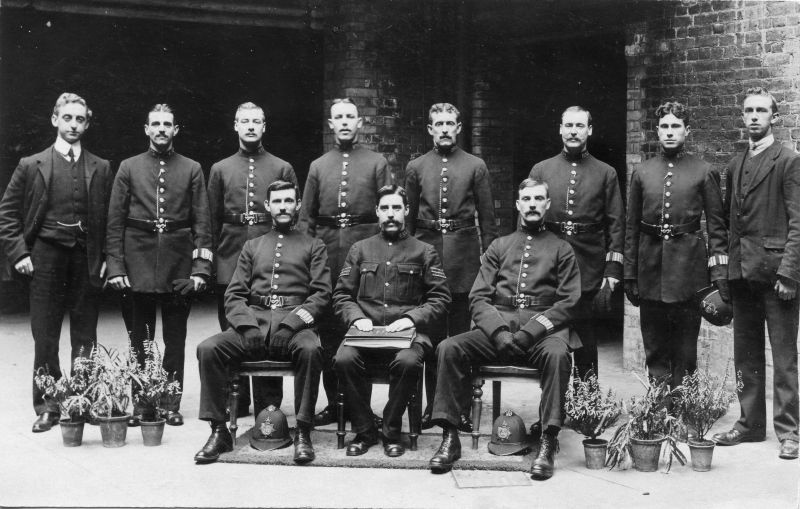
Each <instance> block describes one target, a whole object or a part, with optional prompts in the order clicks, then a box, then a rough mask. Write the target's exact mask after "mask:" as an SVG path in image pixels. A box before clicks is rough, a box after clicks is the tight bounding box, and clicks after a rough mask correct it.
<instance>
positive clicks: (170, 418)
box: [164, 410, 183, 426]
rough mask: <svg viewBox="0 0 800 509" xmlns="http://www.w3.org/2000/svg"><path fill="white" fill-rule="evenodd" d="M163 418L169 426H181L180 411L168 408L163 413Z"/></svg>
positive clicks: (181, 417)
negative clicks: (167, 410) (168, 409)
mask: <svg viewBox="0 0 800 509" xmlns="http://www.w3.org/2000/svg"><path fill="white" fill-rule="evenodd" d="M164 418H165V419H166V420H167V424H169V425H170V426H183V416H182V415H181V413H180V412H176V411H174V410H170V411H169V412H167V413H166V414H165V415H164Z"/></svg>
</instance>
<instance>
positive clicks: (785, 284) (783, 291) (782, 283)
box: [775, 278, 797, 300]
mask: <svg viewBox="0 0 800 509" xmlns="http://www.w3.org/2000/svg"><path fill="white" fill-rule="evenodd" d="M775 293H776V294H777V295H778V298H779V299H781V300H792V299H794V298H795V297H797V283H795V282H794V281H792V280H791V279H786V278H778V280H777V281H775Z"/></svg>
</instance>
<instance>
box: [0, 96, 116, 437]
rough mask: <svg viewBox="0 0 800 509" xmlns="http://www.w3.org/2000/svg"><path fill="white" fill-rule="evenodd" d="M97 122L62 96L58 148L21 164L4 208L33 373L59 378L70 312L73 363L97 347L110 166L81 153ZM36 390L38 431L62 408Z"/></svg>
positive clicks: (2, 238) (3, 225)
mask: <svg viewBox="0 0 800 509" xmlns="http://www.w3.org/2000/svg"><path fill="white" fill-rule="evenodd" d="M91 119H92V110H90V109H89V107H88V106H87V105H86V101H84V100H83V98H81V97H79V96H77V95H75V94H70V93H63V94H61V96H59V98H58V100H57V101H56V105H55V107H54V108H53V116H52V118H51V123H52V125H53V127H55V128H56V129H57V133H58V134H57V137H56V141H55V143H54V144H53V145H52V146H51V147H48V148H47V149H46V150H44V151H43V152H40V153H38V154H35V155H33V156H31V157H25V158H22V159H21V160H20V162H19V164H18V165H17V168H16V169H15V170H14V174H13V175H12V176H11V181H10V182H9V183H8V187H7V188H6V192H5V194H4V195H3V200H2V201H1V202H0V242H2V246H3V249H4V250H5V253H6V257H7V258H8V261H9V262H11V263H13V264H14V269H15V270H16V271H17V272H18V273H20V274H22V275H24V276H26V277H30V278H31V282H30V315H31V332H32V334H33V342H34V360H33V369H34V374H35V372H36V371H37V370H39V369H46V370H48V371H49V373H50V374H51V375H53V376H54V377H55V378H56V379H58V378H61V367H60V363H59V359H58V344H59V340H60V339H61V324H62V322H63V321H64V312H65V311H67V310H69V316H70V320H69V324H70V325H69V328H70V342H71V345H72V352H71V355H70V358H71V359H72V360H75V358H76V357H77V356H78V355H80V354H81V350H83V354H84V355H89V352H90V351H91V349H92V347H93V346H94V345H95V342H96V340H97V316H98V309H97V308H98V300H99V295H100V288H101V287H102V284H103V277H104V276H105V270H106V264H105V262H104V261H103V258H104V256H103V254H104V242H105V234H106V211H107V210H108V200H109V196H110V194H111V184H112V182H113V176H112V174H111V172H110V170H109V164H108V161H106V160H105V159H100V158H99V157H97V156H95V155H94V154H91V153H90V152H89V151H88V150H85V149H84V148H83V147H81V138H82V137H83V134H84V133H85V131H86V129H88V128H89V123H90V121H91ZM43 396H44V395H43V393H42V391H41V390H39V389H38V388H37V387H36V384H33V408H34V410H35V411H36V414H37V415H38V417H37V419H36V421H35V422H34V423H33V432H34V433H38V432H42V431H47V430H49V429H50V428H51V427H52V426H53V424H55V423H57V422H58V420H59V417H60V415H59V411H58V406H57V405H56V404H55V403H54V402H52V401H45V400H44V399H43Z"/></svg>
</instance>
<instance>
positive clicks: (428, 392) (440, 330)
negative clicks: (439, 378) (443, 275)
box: [425, 293, 472, 413]
mask: <svg viewBox="0 0 800 509" xmlns="http://www.w3.org/2000/svg"><path fill="white" fill-rule="evenodd" d="M452 299H453V300H452V302H451V303H450V307H449V310H448V314H447V320H442V321H440V322H438V323H436V324H434V326H433V330H432V331H431V341H432V342H433V346H434V347H436V345H438V344H439V343H441V342H442V341H444V339H445V338H449V337H451V336H456V335H458V334H462V333H464V332H467V331H468V330H469V329H470V327H469V326H470V321H471V320H472V317H471V315H470V314H469V294H468V293H454V294H453V295H452ZM435 394H436V359H435V357H434V355H433V350H431V355H430V358H428V359H425V400H426V406H425V412H426V413H427V412H430V411H431V409H432V408H433V397H434V395H435ZM469 407H470V398H469V395H467V399H466V400H465V401H464V413H468V409H469Z"/></svg>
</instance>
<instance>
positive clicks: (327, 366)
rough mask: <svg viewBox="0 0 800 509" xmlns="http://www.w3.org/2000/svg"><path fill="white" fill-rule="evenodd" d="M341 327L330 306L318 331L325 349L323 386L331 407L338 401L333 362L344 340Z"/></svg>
mask: <svg viewBox="0 0 800 509" xmlns="http://www.w3.org/2000/svg"><path fill="white" fill-rule="evenodd" d="M341 329H342V327H341V326H340V325H339V322H338V320H337V319H336V317H335V316H334V314H333V310H332V309H330V308H329V309H328V310H327V311H326V313H325V315H324V316H323V317H322V319H321V320H320V324H319V327H318V331H319V336H320V341H321V342H322V351H323V368H322V387H323V389H324V390H325V397H326V398H328V406H330V407H333V405H334V404H335V403H336V391H337V386H338V381H337V377H336V370H334V368H333V364H334V357H336V352H337V351H338V350H339V345H340V344H341V342H342V337H343V335H342V330H341Z"/></svg>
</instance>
